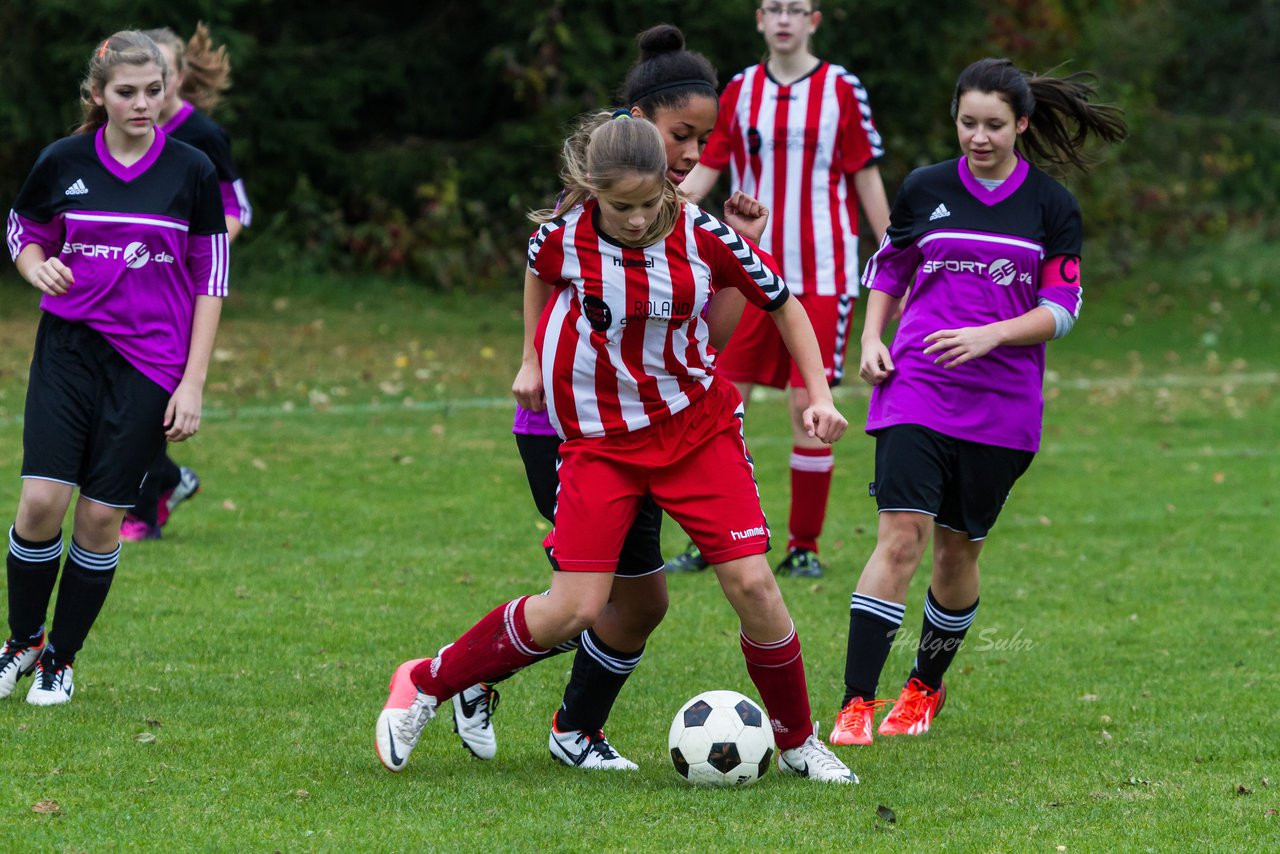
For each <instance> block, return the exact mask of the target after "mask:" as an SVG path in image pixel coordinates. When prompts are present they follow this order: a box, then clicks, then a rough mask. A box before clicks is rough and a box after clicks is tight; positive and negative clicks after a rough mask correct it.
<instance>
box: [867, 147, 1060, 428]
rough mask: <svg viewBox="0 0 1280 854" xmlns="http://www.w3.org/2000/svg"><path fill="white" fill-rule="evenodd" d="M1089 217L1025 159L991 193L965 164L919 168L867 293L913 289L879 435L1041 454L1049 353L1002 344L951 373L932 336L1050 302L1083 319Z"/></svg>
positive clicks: (875, 415)
mask: <svg viewBox="0 0 1280 854" xmlns="http://www.w3.org/2000/svg"><path fill="white" fill-rule="evenodd" d="M1080 245H1081V221H1080V207H1079V205H1078V204H1077V202H1076V200H1075V198H1074V197H1073V196H1072V195H1071V193H1070V192H1068V191H1067V189H1066V188H1065V187H1063V186H1062V185H1061V184H1059V183H1058V182H1057V181H1055V180H1053V178H1051V177H1049V176H1048V175H1047V174H1045V173H1044V172H1042V171H1041V170H1040V169H1037V168H1036V167H1034V166H1032V165H1031V164H1029V163H1028V162H1027V161H1025V160H1022V159H1019V161H1018V166H1017V168H1016V169H1015V170H1014V172H1013V174H1012V175H1011V176H1010V177H1009V178H1007V179H1006V180H1005V181H1004V182H1003V183H1002V184H1001V185H1000V186H998V187H996V188H995V189H994V190H988V189H987V188H986V187H984V186H983V185H982V184H981V183H979V182H978V181H977V179H975V178H974V177H973V176H972V175H971V174H970V173H969V169H968V166H967V165H966V163H965V161H964V159H963V158H959V159H957V160H949V161H947V162H945V163H939V164H936V165H934V166H928V167H925V168H923V169H917V170H916V171H914V172H912V173H911V174H910V175H908V176H907V179H906V181H904V182H903V185H902V189H901V191H900V192H899V193H898V197H897V198H896V199H895V200H894V203H893V210H892V212H891V215H890V225H889V230H888V232H887V233H886V234H885V239H884V242H883V243H881V245H880V249H879V250H878V251H877V252H876V254H875V255H874V256H873V257H872V258H871V260H870V261H869V262H868V263H867V269H866V272H865V273H864V274H863V279H862V283H863V285H864V286H866V287H868V288H872V289H875V290H879V291H884V292H885V293H887V294H889V295H891V296H894V297H900V296H902V295H903V294H904V293H906V291H907V289H908V288H910V289H911V296H910V297H909V298H908V299H907V302H906V306H905V307H904V309H903V314H902V320H901V322H900V323H899V326H898V332H897V335H896V336H895V337H894V340H893V344H892V346H891V347H890V351H889V352H890V355H891V357H892V358H893V364H894V368H895V370H894V371H893V372H892V373H891V374H890V375H889V378H888V379H887V380H885V381H884V382H883V383H881V384H880V385H878V386H876V387H875V389H874V390H873V391H872V393H871V404H870V408H869V410H868V413H867V432H874V431H876V430H880V429H882V428H885V427H891V426H893V425H895V424H920V425H923V426H925V427H929V428H931V429H933V430H936V431H938V432H939V433H943V434H945V435H947V436H952V437H955V438H957V439H967V440H970V441H974V442H982V443H984V444H988V445H998V446H1001V447H1006V448H1016V449H1019V450H1025V451H1033V452H1034V451H1036V450H1039V447H1040V429H1041V419H1042V415H1043V411H1044V398H1043V395H1042V393H1041V387H1042V385H1043V381H1044V357H1045V345H1044V344H1037V345H1032V346H1002V347H997V348H995V349H994V350H992V351H991V352H990V353H988V354H987V355H985V356H983V357H982V358H979V359H974V360H972V361H970V362H966V363H965V364H962V365H959V366H956V367H953V368H950V369H944V368H943V367H942V366H941V365H937V364H934V359H935V358H936V354H935V355H928V356H927V355H925V353H924V350H925V348H926V347H927V346H928V344H926V342H925V340H924V339H925V337H926V336H928V335H930V334H931V333H934V332H937V331H939V330H942V329H958V328H962V327H969V326H983V325H986V324H989V323H995V322H998V321H1002V320H1009V319H1012V318H1015V317H1019V316H1021V315H1023V314H1026V313H1027V312H1028V311H1031V310H1032V309H1034V308H1036V306H1037V305H1040V304H1042V303H1045V302H1050V303H1056V304H1057V305H1058V306H1061V307H1062V308H1063V309H1065V310H1066V311H1067V312H1069V313H1070V314H1071V315H1072V317H1075V316H1077V315H1078V314H1079V312H1080V276H1079V259H1080Z"/></svg>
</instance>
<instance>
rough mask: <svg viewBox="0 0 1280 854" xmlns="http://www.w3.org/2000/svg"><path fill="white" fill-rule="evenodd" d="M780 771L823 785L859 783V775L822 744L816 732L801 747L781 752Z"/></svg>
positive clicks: (779, 758) (779, 759)
mask: <svg viewBox="0 0 1280 854" xmlns="http://www.w3.org/2000/svg"><path fill="white" fill-rule="evenodd" d="M778 770H780V771H781V772H782V773H783V774H795V775H797V776H799V777H808V778H809V779H810V780H817V781H818V782H821V783H856V782H858V775H857V774H855V773H853V772H852V771H850V770H849V766H848V765H845V764H844V763H843V762H841V761H840V759H839V758H838V757H837V756H836V755H835V754H834V753H832V752H831V749H830V748H829V747H827V746H826V745H825V744H823V743H822V740H821V739H819V738H818V735H817V733H816V732H815V733H814V734H813V735H810V736H809V737H808V738H807V739H805V742H804V744H802V745H800V746H799V747H793V748H791V749H790V750H782V751H779V752H778Z"/></svg>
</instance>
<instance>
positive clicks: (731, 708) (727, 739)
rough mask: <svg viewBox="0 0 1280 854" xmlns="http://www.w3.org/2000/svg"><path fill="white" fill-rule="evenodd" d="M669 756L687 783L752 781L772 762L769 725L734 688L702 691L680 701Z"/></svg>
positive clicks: (742, 784)
mask: <svg viewBox="0 0 1280 854" xmlns="http://www.w3.org/2000/svg"><path fill="white" fill-rule="evenodd" d="M667 745H668V746H669V747H670V748H671V762H672V763H673V764H674V765H675V766H676V770H677V771H679V772H680V776H682V777H684V778H685V779H686V780H688V781H689V782H690V783H693V784H695V785H702V786H750V785H751V784H752V783H754V782H755V781H756V780H759V779H760V778H761V777H763V776H764V774H765V772H766V771H768V770H769V765H770V764H771V763H772V762H773V750H774V746H773V729H772V727H770V726H769V718H768V716H767V715H766V714H765V713H764V712H763V711H762V710H761V708H760V707H759V706H758V705H756V703H755V702H753V701H752V700H750V699H749V698H747V697H744V696H742V695H741V694H739V693H738V692H737V691H705V692H703V693H701V694H699V695H698V696H696V697H694V698H693V699H692V700H690V701H689V702H687V703H685V704H684V705H683V706H681V708H680V711H678V712H676V717H675V720H673V721H672V722H671V734H670V736H669V737H668V739H667Z"/></svg>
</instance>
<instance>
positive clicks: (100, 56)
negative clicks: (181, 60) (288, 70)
mask: <svg viewBox="0 0 1280 854" xmlns="http://www.w3.org/2000/svg"><path fill="white" fill-rule="evenodd" d="M148 62H154V63H155V64H156V65H157V66H159V68H160V76H161V79H162V80H164V81H165V83H166V84H167V83H168V82H169V66H168V65H167V64H166V63H165V61H164V54H162V53H161V52H160V48H158V47H156V43H155V42H153V41H152V40H151V39H149V38H147V36H146V35H145V34H143V33H140V32H138V31H137V30H121V31H120V32H118V33H115V34H113V35H111V36H109V37H108V38H107V39H106V40H105V41H103V42H102V44H100V45H98V46H97V47H95V48H94V49H93V53H92V54H91V55H90V57H89V68H88V70H87V71H86V72H85V76H84V80H83V81H81V83H80V107H81V111H82V114H83V115H82V117H81V119H80V127H78V128H76V131H75V132H76V133H92V132H94V131H96V130H97V129H98V128H100V127H102V126H103V125H105V124H106V123H107V108H106V107H104V106H102V105H101V104H97V103H94V100H93V96H94V93H95V92H96V93H97V94H98V95H102V94H103V93H104V92H105V91H106V88H107V81H108V80H110V79H111V72H112V70H114V69H115V67H116V66H117V65H146V64H147V63H148Z"/></svg>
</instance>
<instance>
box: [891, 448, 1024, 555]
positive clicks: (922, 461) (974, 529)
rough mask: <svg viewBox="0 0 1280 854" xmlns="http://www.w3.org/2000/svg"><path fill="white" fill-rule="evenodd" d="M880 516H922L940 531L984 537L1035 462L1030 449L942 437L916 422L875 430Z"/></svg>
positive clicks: (970, 537) (971, 538)
mask: <svg viewBox="0 0 1280 854" xmlns="http://www.w3.org/2000/svg"><path fill="white" fill-rule="evenodd" d="M875 435H876V479H875V482H874V483H872V484H871V494H872V495H873V496H875V499H876V506H877V507H878V508H879V509H880V512H881V513H883V512H885V511H887V510H888V511H898V510H900V511H906V512H910V513H926V514H928V515H930V516H933V517H934V521H935V522H936V523H937V524H939V525H941V526H942V527H944V528H950V529H951V530H953V531H959V532H960V533H962V534H968V535H969V539H970V540H982V539H986V536H987V532H988V531H990V530H991V528H992V526H993V525H995V523H996V518H997V517H998V516H999V515H1000V510H1001V508H1003V507H1004V502H1005V499H1007V498H1008V497H1009V490H1011V489H1012V488H1013V484H1014V481H1016V480H1017V479H1018V478H1019V477H1021V476H1022V474H1023V472H1025V471H1026V470H1027V468H1028V467H1029V466H1030V465H1031V461H1032V460H1033V459H1035V456H1036V455H1035V454H1034V453H1032V452H1031V451H1019V450H1016V449H1014V448H1001V447H999V446H996V445H984V444H982V443H980V442H970V441H967V440H965V439H955V438H952V437H951V436H945V435H943V434H942V433H939V432H937V431H936V430H930V429H929V428H928V427H921V426H920V425H918V424H899V425H896V426H894V427H886V428H885V429H883V430H879V431H877V432H876V434H875Z"/></svg>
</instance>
